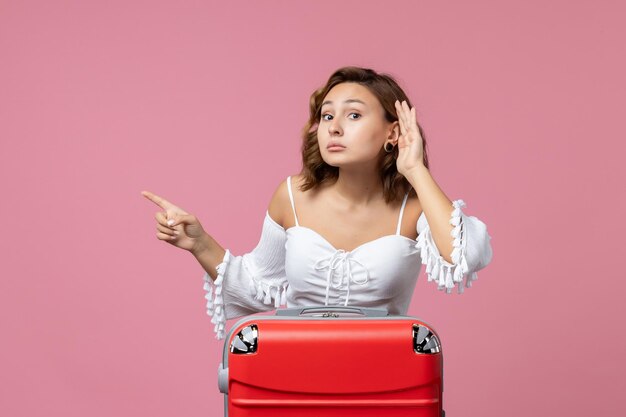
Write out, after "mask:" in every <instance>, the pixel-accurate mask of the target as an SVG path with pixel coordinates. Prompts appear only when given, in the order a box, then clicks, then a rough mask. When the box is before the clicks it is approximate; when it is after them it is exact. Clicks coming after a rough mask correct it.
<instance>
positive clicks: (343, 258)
mask: <svg viewBox="0 0 626 417" xmlns="http://www.w3.org/2000/svg"><path fill="white" fill-rule="evenodd" d="M352 263H355V264H358V265H361V267H362V268H363V270H365V279H364V280H361V281H358V280H356V279H355V277H354V276H353V275H352ZM326 268H328V274H327V275H326V301H325V305H328V293H329V291H330V285H331V281H332V285H333V288H341V286H342V285H343V279H344V277H346V276H347V278H348V293H347V294H346V302H345V304H344V305H346V306H347V305H348V300H349V299H350V282H354V283H355V284H358V285H365V284H367V282H368V281H369V276H370V274H369V271H368V270H367V268H366V267H365V265H363V264H362V263H361V262H359V261H357V260H356V259H354V258H353V257H352V253H351V252H346V251H345V250H343V249H338V250H337V251H335V253H333V254H332V255H331V256H329V257H328V258H322V259H320V260H319V261H317V262H316V263H315V269H317V270H322V269H326ZM339 268H341V270H342V273H341V274H340V275H339V281H338V282H335V281H334V280H333V277H334V275H335V274H334V272H335V270H336V269H339Z"/></svg>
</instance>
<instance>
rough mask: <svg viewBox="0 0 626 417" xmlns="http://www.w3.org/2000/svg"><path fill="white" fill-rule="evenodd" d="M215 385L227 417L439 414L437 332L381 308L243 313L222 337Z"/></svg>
mask: <svg viewBox="0 0 626 417" xmlns="http://www.w3.org/2000/svg"><path fill="white" fill-rule="evenodd" d="M218 386H219V388H220V391H221V392H223V393H224V394H225V395H224V409H225V415H226V416H229V417H248V416H255V417H265V416H267V417H270V416H271V417H282V416H289V417H300V416H303V417H304V416H311V417H313V416H314V417H322V416H341V417H350V416H358V417H367V416H385V417H395V416H415V417H425V416H428V417H434V416H437V417H439V416H445V412H444V411H443V406H442V393H443V356H442V353H441V345H440V341H439V337H438V336H437V334H436V333H435V332H434V330H433V329H432V327H431V326H429V325H427V324H426V323H424V322H423V321H421V320H418V319H416V318H414V317H408V316H389V315H387V310H385V309H370V308H359V307H306V308H286V309H279V310H277V311H276V315H272V316H269V315H265V316H264V315H257V316H250V317H246V318H243V319H241V320H240V321H239V322H237V324H235V325H234V326H233V328H232V329H231V330H230V332H229V333H228V335H227V336H226V338H225V339H224V357H223V359H222V363H221V364H220V367H219V369H218Z"/></svg>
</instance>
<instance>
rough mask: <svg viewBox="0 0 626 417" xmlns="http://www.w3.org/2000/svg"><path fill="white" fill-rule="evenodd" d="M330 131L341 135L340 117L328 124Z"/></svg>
mask: <svg viewBox="0 0 626 417" xmlns="http://www.w3.org/2000/svg"><path fill="white" fill-rule="evenodd" d="M328 132H329V133H330V134H331V135H341V132H342V130H341V126H340V125H339V122H338V119H333V120H331V121H330V124H329V125H328Z"/></svg>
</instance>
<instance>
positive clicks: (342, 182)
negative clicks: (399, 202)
mask: <svg viewBox="0 0 626 417" xmlns="http://www.w3.org/2000/svg"><path fill="white" fill-rule="evenodd" d="M329 188H331V189H332V191H333V192H334V193H336V194H337V196H338V197H339V198H340V199H341V200H342V202H344V203H346V204H347V205H349V206H351V207H358V206H368V205H370V204H372V203H374V202H379V201H380V200H382V199H383V184H382V181H381V179H380V174H379V173H378V172H377V171H375V170H371V171H364V170H363V169H359V170H350V169H346V168H339V177H338V178H337V181H336V182H335V183H334V184H333V185H332V186H330V187H329Z"/></svg>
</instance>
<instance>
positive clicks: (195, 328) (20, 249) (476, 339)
mask: <svg viewBox="0 0 626 417" xmlns="http://www.w3.org/2000/svg"><path fill="white" fill-rule="evenodd" d="M454 3H455V4H450V2H446V4H442V2H426V1H415V2H414V1H403V2H400V1H385V2H382V1H379V2H363V1H343V2H337V1H307V2H288V1H262V2H232V3H230V4H237V5H232V6H231V5H226V2H224V3H217V2H213V3H211V2H200V1H195V2H194V1H183V2H181V1H176V2H174V1H172V2H164V1H157V2H155V1H143V2H142V1H130V2H129V1H117V2H84V1H64V2H46V1H39V2H33V1H14V2H8V1H3V2H0V186H1V190H2V194H1V204H0V219H2V220H3V227H2V230H3V238H2V239H1V240H0V253H1V254H2V255H1V256H2V261H1V262H0V268H1V269H0V276H1V280H0V306H1V308H2V312H1V314H0V328H1V330H2V343H1V344H0V369H2V379H0V415H3V416H12V417H17V416H41V415H46V416H64V417H73V416H84V415H89V416H91V417H100V416H111V415H116V416H131V415H150V416H153V417H157V416H174V415H184V416H204V417H207V416H220V415H222V406H223V402H222V399H223V397H222V394H221V393H220V392H219V391H218V389H217V364H218V362H219V361H220V359H221V348H222V342H221V341H219V342H218V341H217V340H216V339H214V335H213V331H212V330H213V325H212V324H211V323H210V320H209V318H208V317H207V316H206V315H205V306H204V304H205V300H204V292H203V291H202V272H203V271H202V270H201V267H200V266H199V265H198V264H197V263H196V262H195V261H194V259H193V257H192V256H191V255H190V254H188V253H185V252H183V251H181V250H178V249H175V248H173V247H171V246H169V245H168V244H166V243H163V242H161V241H159V240H157V239H156V236H155V234H156V230H155V221H154V217H153V216H154V213H155V212H156V206H153V205H152V204H151V203H150V202H148V201H147V200H145V199H144V198H143V197H142V196H141V195H140V191H141V190H150V191H153V192H155V193H157V194H160V195H162V196H164V197H166V198H168V199H170V200H171V201H173V202H174V203H176V204H178V205H180V206H182V207H183V208H185V209H186V210H188V211H189V212H191V213H194V214H196V215H197V216H198V217H199V218H200V219H201V220H202V222H203V225H204V226H205V228H206V229H207V231H209V233H211V234H212V235H213V236H214V237H215V238H216V239H217V240H218V241H219V242H220V243H221V244H222V245H223V246H225V247H227V248H230V249H231V250H232V251H233V252H234V253H236V254H243V253H244V252H245V251H248V250H251V249H252V248H253V247H254V245H255V244H256V242H257V240H258V237H259V233H260V230H261V224H262V220H263V216H264V214H265V209H266V208H267V204H268V202H269V199H270V196H271V194H272V192H273V190H274V188H275V187H276V185H277V184H278V182H279V181H281V180H282V179H284V178H285V177H286V176H287V175H289V174H294V173H297V172H298V171H299V168H300V155H299V149H300V137H299V135H300V129H301V127H302V126H303V124H304V122H305V118H306V115H307V103H308V98H309V94H310V93H311V92H312V91H313V90H314V89H315V88H317V87H318V86H320V85H321V84H323V83H324V82H325V80H326V79H327V77H328V76H329V75H330V73H331V72H332V71H333V70H334V69H336V68H338V67H340V66H343V65H360V66H367V67H372V68H374V69H376V70H379V71H386V72H390V73H392V74H393V75H395V76H397V78H398V81H399V82H400V83H401V84H402V85H403V86H404V87H405V89H406V91H407V93H408V94H409V96H410V97H411V98H412V100H413V101H414V104H415V105H416V107H417V110H418V119H419V120H420V122H421V124H422V126H423V127H424V130H425V132H426V135H427V138H428V139H429V151H430V153H429V157H430V160H431V164H432V172H433V175H434V176H435V179H436V180H437V181H438V183H439V184H440V186H441V187H442V188H443V190H444V191H445V192H446V194H447V195H448V196H449V197H450V198H451V199H456V198H462V199H464V200H465V201H466V202H467V204H468V207H467V210H466V212H467V213H468V214H472V215H476V216H478V217H479V218H481V219H482V220H483V221H485V223H487V225H488V228H489V233H490V234H491V236H492V238H493V239H492V245H493V249H494V260H493V262H492V264H491V265H490V266H489V267H488V268H487V269H485V270H483V271H481V272H479V278H478V281H476V283H475V285H474V286H473V287H472V288H470V289H468V290H467V291H466V292H465V293H464V294H463V295H460V296H459V295H457V294H451V295H446V294H444V293H442V292H438V291H436V288H435V286H434V285H433V284H432V283H428V282H427V281H426V279H425V276H424V275H421V276H420V279H419V281H418V284H417V288H416V292H415V296H414V298H413V303H412V305H411V308H410V310H409V314H412V315H416V316H419V317H421V318H423V319H424V320H427V321H429V322H431V323H433V325H435V326H436V328H437V329H438V331H439V333H440V335H441V337H442V341H443V343H444V353H445V366H446V369H445V381H446V386H445V393H444V401H445V408H446V410H447V412H448V415H450V416H482V417H487V416H502V415H508V416H512V417H516V416H526V415H546V416H547V415H568V416H588V415H594V416H599V415H623V414H624V412H625V411H626V410H625V407H624V405H623V402H622V401H619V399H618V395H621V390H622V389H621V388H622V385H623V384H621V383H619V381H621V380H622V379H623V375H624V374H625V373H626V365H625V363H624V353H625V351H626V349H625V347H626V346H625V345H626V343H625V342H626V341H625V336H624V331H623V327H624V320H623V318H622V317H623V310H622V309H620V308H619V305H622V306H623V299H624V298H623V293H624V290H625V289H626V284H625V280H624V267H623V266H622V263H621V261H622V258H621V257H622V256H623V255H622V252H623V249H624V243H623V233H624V226H623V220H622V219H621V217H622V216H623V214H624V212H625V209H626V207H625V204H624V192H623V189H624V185H623V180H624V178H626V175H625V174H626V173H625V172H624V168H623V166H618V164H619V162H618V159H619V160H621V159H623V157H622V155H623V150H624V145H623V141H624V129H623V127H622V125H621V122H622V121H623V118H624V117H623V112H624V97H625V96H626V88H625V87H626V82H625V78H624V76H623V74H625V73H626V68H625V66H626V65H625V60H624V57H625V56H626V55H625V54H624V38H625V36H626V29H624V26H623V24H621V23H623V22H622V20H623V19H622V17H623V16H624V13H625V12H626V10H625V9H626V8H625V7H624V6H623V5H622V4H621V3H620V2H609V1H605V2H592V1H576V2H569V1H550V2H544V1H534V2H522V3H520V2H502V1H490V2H486V1H473V2H464V1H458V2H454ZM506 3H508V4H506ZM422 273H423V271H422ZM232 324H234V321H230V322H229V323H228V325H229V326H231V325H232Z"/></svg>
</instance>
